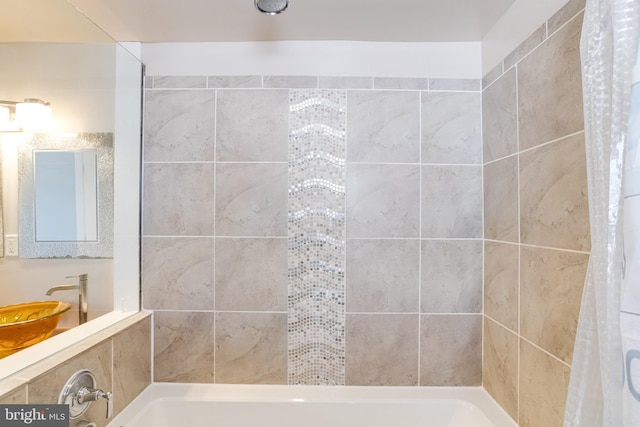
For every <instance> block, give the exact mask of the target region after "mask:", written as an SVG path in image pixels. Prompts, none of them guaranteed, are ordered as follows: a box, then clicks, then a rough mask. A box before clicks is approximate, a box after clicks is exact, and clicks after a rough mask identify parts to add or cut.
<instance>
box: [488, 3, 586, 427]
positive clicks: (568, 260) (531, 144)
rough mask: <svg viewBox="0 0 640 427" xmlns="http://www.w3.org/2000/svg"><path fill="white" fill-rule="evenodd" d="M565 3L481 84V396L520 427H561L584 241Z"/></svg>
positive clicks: (577, 97)
mask: <svg viewBox="0 0 640 427" xmlns="http://www.w3.org/2000/svg"><path fill="white" fill-rule="evenodd" d="M583 9H584V0H572V1H570V2H569V3H568V4H567V5H566V6H565V7H564V8H563V9H561V10H560V11H559V12H558V13H557V14H556V15H554V16H553V17H552V18H551V19H550V20H549V21H548V22H546V23H545V24H544V25H542V26H541V27H540V28H539V29H538V30H537V31H535V32H534V33H533V34H532V35H531V36H530V37H529V39H527V40H526V41H525V42H524V43H523V44H522V45H521V46H520V47H518V48H517V49H516V50H515V51H514V52H513V53H511V54H510V55H508V56H507V57H506V58H505V59H504V61H503V62H502V63H500V64H499V65H498V66H497V67H496V68H495V69H494V70H493V71H491V72H490V73H488V74H487V76H486V77H485V78H484V80H483V105H482V108H483V154H484V159H483V160H484V237H485V247H484V314H485V316H484V351H483V356H484V360H483V374H484V375H483V385H484V387H485V388H486V389H487V390H488V391H489V392H490V393H491V394H492V395H493V396H494V398H495V399H496V400H497V401H498V402H499V403H500V404H501V405H502V406H503V407H504V408H505V410H506V411H507V412H508V413H509V414H510V415H511V416H512V417H513V418H514V419H516V420H518V421H519V424H520V425H521V426H523V427H525V426H532V427H533V426H545V427H553V426H561V425H562V419H563V414H564V405H565V399H566V392H567V387H568V382H569V373H570V368H571V366H570V364H571V360H572V354H573V343H574V340H575V335H576V327H577V320H578V313H579V307H580V301H581V295H582V288H583V283H584V279H585V273H586V268H587V262H588V257H589V248H590V237H589V218H588V203H587V180H586V163H585V148H584V124H583V115H582V87H581V76H580V51H579V42H580V32H581V26H582V15H583V14H582V10H583Z"/></svg>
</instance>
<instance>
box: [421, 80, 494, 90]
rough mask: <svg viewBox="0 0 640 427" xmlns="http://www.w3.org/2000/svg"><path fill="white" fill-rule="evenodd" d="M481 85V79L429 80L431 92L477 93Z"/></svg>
mask: <svg viewBox="0 0 640 427" xmlns="http://www.w3.org/2000/svg"><path fill="white" fill-rule="evenodd" d="M481 85H482V81H481V80H480V79H429V90H453V91H464V92H477V91H479V90H480V89H481Z"/></svg>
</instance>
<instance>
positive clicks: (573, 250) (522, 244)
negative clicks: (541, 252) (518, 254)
mask: <svg viewBox="0 0 640 427" xmlns="http://www.w3.org/2000/svg"><path fill="white" fill-rule="evenodd" d="M520 246H521V247H525V248H535V249H547V250H552V251H562V252H571V253H574V254H582V255H589V254H590V252H588V251H579V250H577V249H565V248H554V247H551V246H541V245H532V244H529V243H520Z"/></svg>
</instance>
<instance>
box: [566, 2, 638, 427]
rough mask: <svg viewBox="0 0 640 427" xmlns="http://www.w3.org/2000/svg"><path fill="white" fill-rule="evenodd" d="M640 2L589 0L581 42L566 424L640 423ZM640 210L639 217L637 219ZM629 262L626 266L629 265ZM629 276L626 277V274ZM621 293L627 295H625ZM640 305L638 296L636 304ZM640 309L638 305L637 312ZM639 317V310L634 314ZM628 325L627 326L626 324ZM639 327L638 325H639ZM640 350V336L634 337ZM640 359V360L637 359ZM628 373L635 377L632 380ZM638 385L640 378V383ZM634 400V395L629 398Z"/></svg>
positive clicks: (582, 426)
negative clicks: (579, 271) (575, 307)
mask: <svg viewBox="0 0 640 427" xmlns="http://www.w3.org/2000/svg"><path fill="white" fill-rule="evenodd" d="M639 27H640V0H587V5H586V9H585V17H584V24H583V30H582V39H581V58H582V79H583V83H582V84H583V97H584V113H585V141H586V147H587V172H588V183H589V215H590V225H591V257H590V260H589V267H588V271H587V277H586V281H585V288H584V291H583V298H582V305H581V310H580V318H579V322H578V331H577V336H576V342H575V348H574V355H573V363H572V372H571V380H570V383H569V392H568V396H567V404H566V410H565V419H564V426H565V427H569V426H576V427H577V426H579V427H592V426H593V427H599V426H607V427H609V426H610V427H622V426H629V427H631V426H639V425H640V409H639V408H640V402H639V401H637V400H636V399H635V398H634V397H633V394H632V393H631V392H630V388H629V387H630V386H631V387H632V388H633V385H632V384H630V383H629V382H628V381H627V376H626V375H625V372H624V369H625V364H624V363H623V349H627V348H628V347H629V345H630V344H631V345H633V343H632V341H633V340H630V338H632V335H633V334H634V333H635V332H634V331H633V325H632V324H630V323H629V320H628V319H627V318H625V315H626V314H627V313H624V312H623V311H624V310H623V305H624V304H625V302H624V298H626V295H628V292H625V289H626V288H625V287H626V286H632V285H633V284H635V286H636V287H637V286H640V278H635V279H636V282H635V283H631V281H630V279H632V278H631V277H629V275H628V274H627V275H626V276H624V274H623V273H625V272H626V273H628V272H629V271H630V270H629V266H625V264H624V261H625V256H628V255H629V252H626V253H625V248H626V249H628V248H629V242H625V240H624V239H629V237H628V236H627V234H626V233H625V231H626V230H625V222H624V220H623V217H626V218H627V222H629V221H628V220H629V216H628V212H626V214H627V215H625V203H626V200H625V192H624V190H625V187H624V186H623V185H624V178H625V154H626V152H627V151H628V150H629V147H630V145H629V141H628V138H627V136H628V129H629V117H630V114H629V108H630V103H631V84H632V75H633V74H632V72H633V69H634V68H633V67H634V63H635V61H636V58H637V53H638V37H639ZM639 218H640V213H639V214H638V215H637V216H636V217H635V218H634V221H638V220H639ZM625 267H626V268H625ZM623 276H624V277H623ZM621 297H622V300H621ZM637 303H638V305H640V298H639V300H638V301H637ZM638 313H640V310H638ZM632 320H640V314H639V316H638V317H637V319H632ZM629 326H631V329H630V330H627V327H629ZM638 330H639V331H640V328H638ZM637 345H638V349H639V350H640V340H638V341H637ZM639 363H640V362H639ZM629 378H630V377H629ZM637 387H638V388H640V378H639V380H638V382H637ZM630 397H631V398H630Z"/></svg>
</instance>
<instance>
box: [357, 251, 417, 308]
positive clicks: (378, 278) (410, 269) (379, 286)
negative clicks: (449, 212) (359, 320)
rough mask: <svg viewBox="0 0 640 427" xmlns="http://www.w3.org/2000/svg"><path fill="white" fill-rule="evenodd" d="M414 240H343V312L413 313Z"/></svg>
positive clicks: (414, 286)
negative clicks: (345, 286)
mask: <svg viewBox="0 0 640 427" xmlns="http://www.w3.org/2000/svg"><path fill="white" fill-rule="evenodd" d="M419 257H420V243H419V241H418V240H416V239H413V240H399V239H384V240H368V239H367V240H364V239H357V240H349V241H348V242H347V277H348V278H349V279H348V280H347V289H346V293H347V297H346V302H347V311H349V312H417V311H418V293H419V280H418V269H417V268H416V266H417V265H418V263H419Z"/></svg>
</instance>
